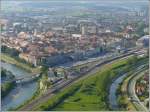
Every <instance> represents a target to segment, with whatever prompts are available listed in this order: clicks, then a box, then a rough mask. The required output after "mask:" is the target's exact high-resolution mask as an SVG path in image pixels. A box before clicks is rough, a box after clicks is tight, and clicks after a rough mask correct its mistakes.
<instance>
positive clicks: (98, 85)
mask: <svg viewBox="0 0 150 112" xmlns="http://www.w3.org/2000/svg"><path fill="white" fill-rule="evenodd" d="M127 62H128V59H122V60H117V61H115V62H113V63H111V64H107V65H104V66H102V67H101V68H100V70H99V71H98V72H97V73H95V74H93V75H91V76H89V77H88V78H86V79H81V80H80V81H77V82H76V83H74V84H73V85H71V86H69V87H67V88H65V89H64V90H62V91H61V92H59V93H56V95H54V96H52V97H51V98H50V99H49V100H48V101H46V102H45V103H43V104H40V105H38V106H36V107H35V108H34V109H33V110H38V111H43V110H44V111H47V110H64V111H65V110H67V111H68V110H70V111H71V110H74V111H77V110H109V107H108V99H107V96H108V86H109V85H110V83H111V81H112V78H114V77H115V76H116V75H117V74H116V70H117V69H120V68H121V67H123V66H124V65H126V64H127ZM85 102H86V105H85Z"/></svg>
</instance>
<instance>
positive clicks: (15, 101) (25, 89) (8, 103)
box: [1, 62, 37, 111]
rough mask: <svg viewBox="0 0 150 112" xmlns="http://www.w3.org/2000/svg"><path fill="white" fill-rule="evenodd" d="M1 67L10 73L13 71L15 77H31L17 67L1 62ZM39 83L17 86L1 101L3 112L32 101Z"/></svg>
mask: <svg viewBox="0 0 150 112" xmlns="http://www.w3.org/2000/svg"><path fill="white" fill-rule="evenodd" d="M1 67H3V68H5V69H6V70H8V71H11V72H12V73H13V75H15V77H18V76H25V75H30V73H28V72H26V71H25V70H22V69H20V68H18V67H16V66H15V65H12V64H9V63H4V62H1ZM36 89H37V82H31V83H27V84H17V86H16V87H15V88H14V89H13V90H12V91H11V92H10V93H9V94H8V95H7V96H6V97H5V98H3V99H2V101H1V109H2V110H3V111H6V110H9V109H11V108H16V107H18V106H19V105H21V104H23V103H24V102H25V101H27V100H28V99H30V98H31V97H32V96H33V94H34V93H35V92H36Z"/></svg>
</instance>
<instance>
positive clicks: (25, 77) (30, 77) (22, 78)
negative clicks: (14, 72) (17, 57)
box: [6, 74, 40, 84]
mask: <svg viewBox="0 0 150 112" xmlns="http://www.w3.org/2000/svg"><path fill="white" fill-rule="evenodd" d="M39 76H40V74H30V75H23V76H18V77H16V78H14V79H12V80H11V79H10V80H6V81H9V82H16V83H18V84H20V83H26V82H30V81H33V80H34V79H36V78H38V77H39Z"/></svg>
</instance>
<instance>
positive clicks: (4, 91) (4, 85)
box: [1, 68, 16, 98]
mask: <svg viewBox="0 0 150 112" xmlns="http://www.w3.org/2000/svg"><path fill="white" fill-rule="evenodd" d="M14 78H15V76H14V75H13V74H12V73H11V72H10V71H7V70H6V69H4V68H1V80H2V82H1V98H4V97H5V96H7V95H8V94H9V93H10V91H11V90H12V89H13V88H14V87H15V86H16V83H15V82H11V81H6V80H12V79H14Z"/></svg>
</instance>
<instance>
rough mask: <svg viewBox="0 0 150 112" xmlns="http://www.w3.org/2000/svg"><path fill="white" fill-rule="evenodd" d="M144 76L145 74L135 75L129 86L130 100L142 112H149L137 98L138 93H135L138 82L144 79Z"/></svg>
mask: <svg viewBox="0 0 150 112" xmlns="http://www.w3.org/2000/svg"><path fill="white" fill-rule="evenodd" d="M143 75H144V72H142V73H138V74H136V75H134V76H133V77H132V78H131V79H130V81H129V84H128V89H127V90H128V94H129V99H130V100H131V102H133V104H134V105H135V106H136V107H137V108H138V109H139V110H140V111H145V112H149V111H148V109H147V108H146V107H145V106H144V104H143V103H142V102H141V101H140V100H139V98H138V97H137V95H136V93H135V84H136V81H137V80H138V79H139V78H140V77H142V76H143Z"/></svg>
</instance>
